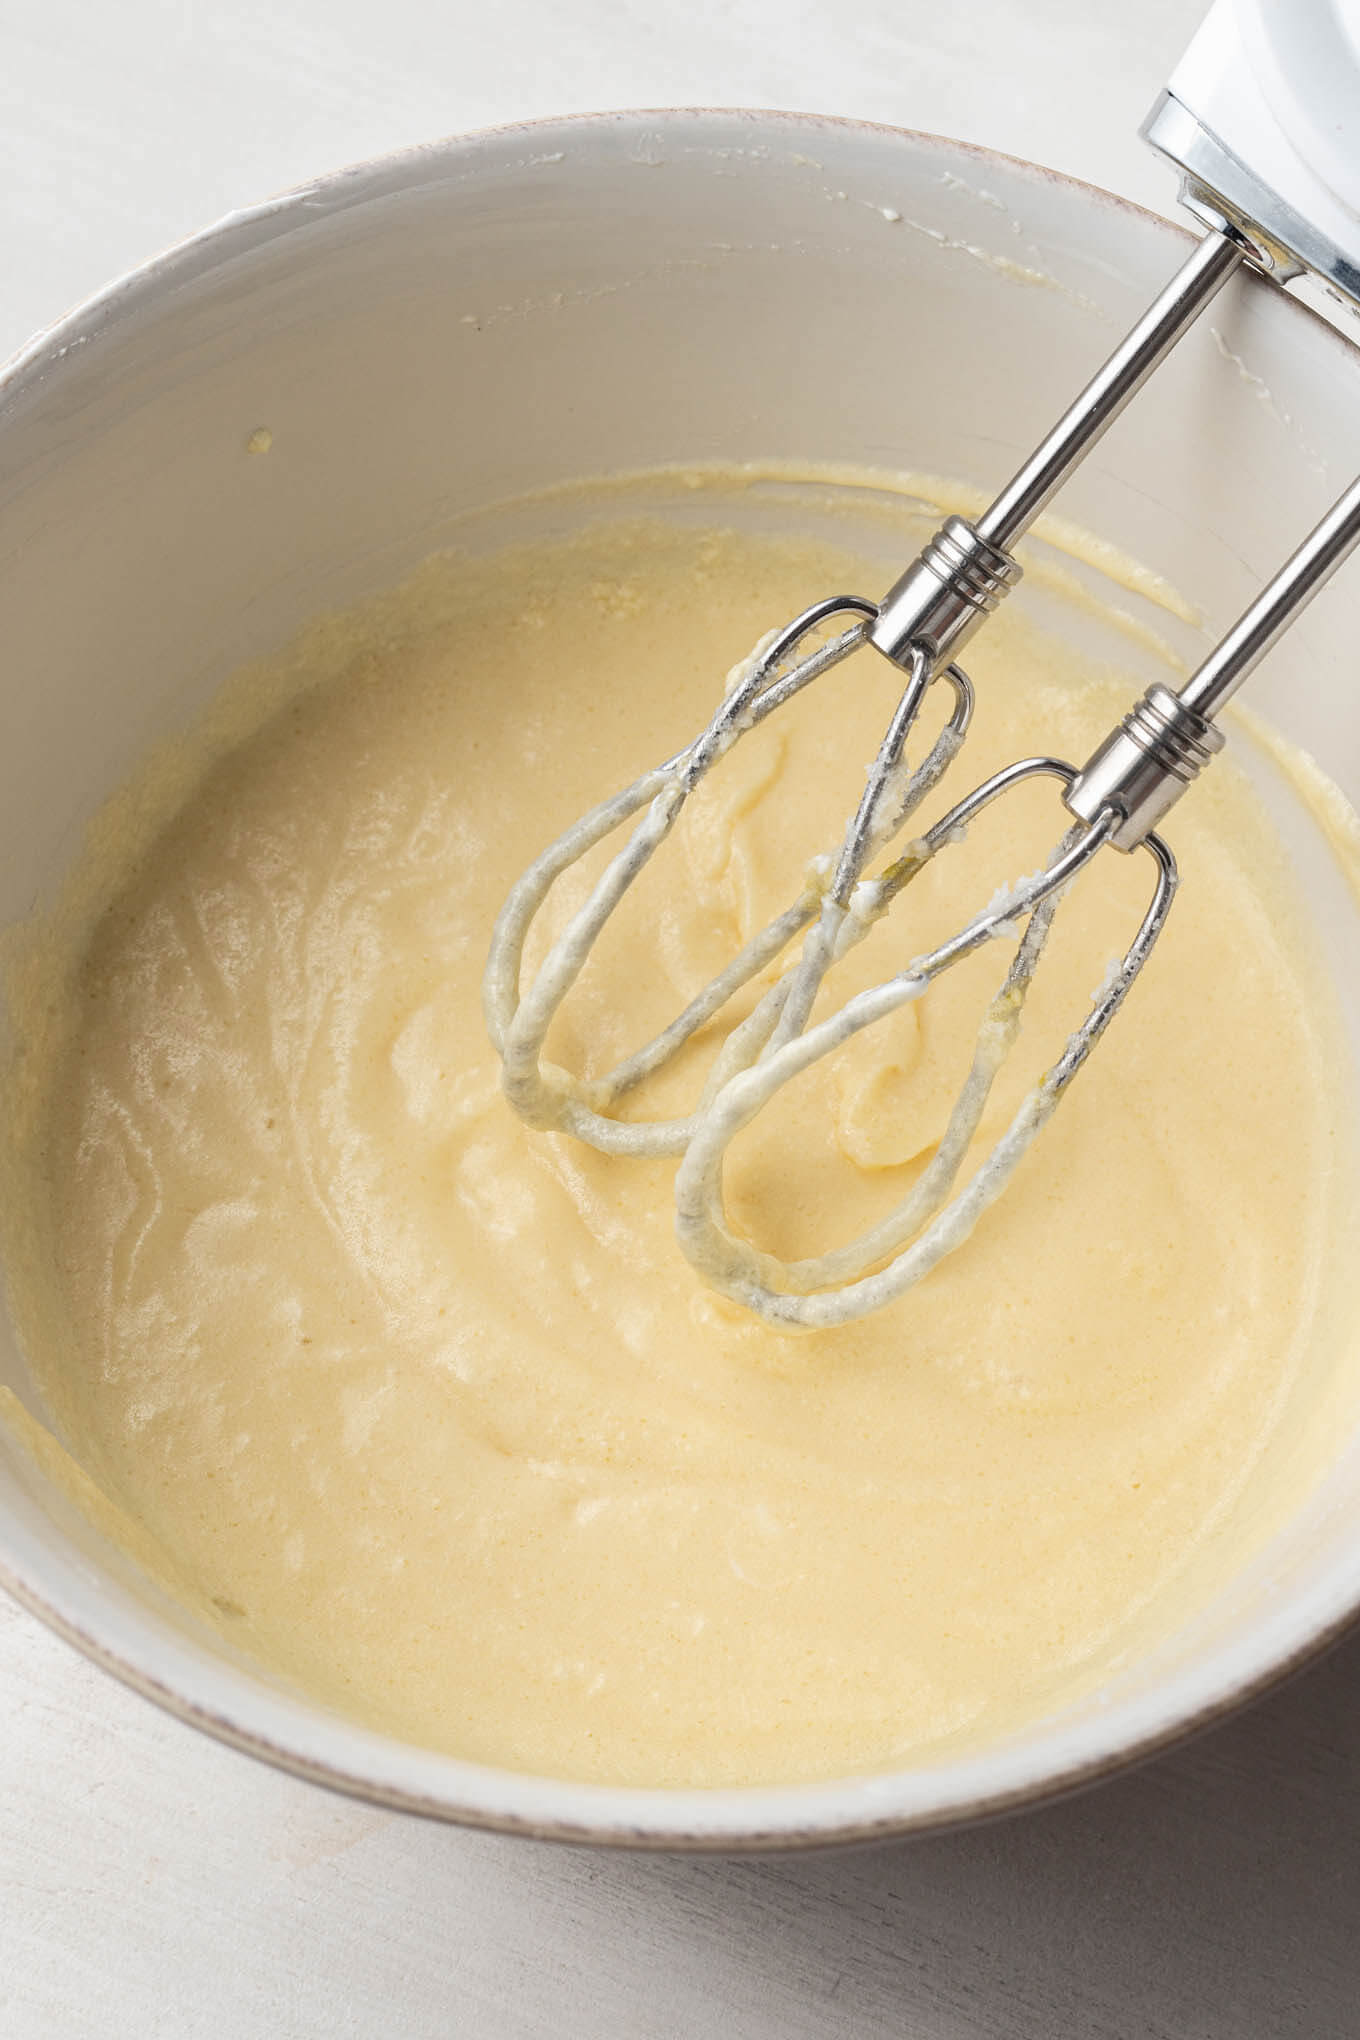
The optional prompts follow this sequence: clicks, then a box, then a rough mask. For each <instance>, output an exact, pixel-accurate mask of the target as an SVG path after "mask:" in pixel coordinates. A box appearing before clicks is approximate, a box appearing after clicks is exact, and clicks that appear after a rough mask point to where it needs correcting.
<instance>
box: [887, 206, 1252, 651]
mask: <svg viewBox="0 0 1360 2040" xmlns="http://www.w3.org/2000/svg"><path fill="white" fill-rule="evenodd" d="M1250 254H1251V250H1250V247H1249V244H1248V243H1247V242H1246V241H1245V240H1244V239H1243V237H1242V236H1241V235H1240V234H1238V233H1237V232H1236V230H1235V229H1234V228H1230V227H1224V228H1221V229H1220V230H1218V231H1216V232H1213V233H1210V234H1207V235H1206V236H1205V237H1204V239H1203V240H1202V241H1200V242H1198V243H1197V244H1196V246H1195V248H1194V251H1193V252H1192V253H1191V254H1190V255H1189V256H1188V257H1187V259H1186V260H1185V262H1183V263H1182V265H1181V267H1180V268H1179V269H1178V270H1177V272H1176V274H1175V275H1174V276H1173V277H1172V279H1171V281H1170V282H1169V283H1168V284H1167V286H1166V288H1165V289H1164V290H1163V291H1162V292H1161V294H1160V296H1159V297H1157V298H1156V299H1155V300H1154V301H1153V303H1152V304H1151V305H1150V306H1149V307H1148V309H1147V311H1146V312H1145V313H1144V314H1143V316H1142V318H1141V319H1140V320H1139V321H1138V323H1137V325H1136V326H1134V328H1133V329H1132V331H1131V332H1130V333H1129V334H1128V336H1127V338H1126V339H1124V340H1123V341H1121V343H1120V345H1119V346H1118V347H1116V348H1115V350H1114V353H1113V354H1112V355H1111V356H1110V358H1109V360H1108V361H1107V362H1106V363H1105V365H1104V367H1103V368H1101V369H1099V370H1098V371H1097V373H1096V374H1095V375H1094V376H1093V377H1092V378H1091V380H1090V382H1089V383H1088V384H1087V385H1086V388H1085V389H1084V390H1083V391H1082V393H1081V395H1080V396H1079V397H1078V398H1077V400H1076V402H1075V403H1073V404H1071V405H1069V407H1068V409H1067V410H1066V411H1065V412H1064V413H1063V415H1062V417H1061V418H1060V419H1059V420H1058V423H1057V424H1056V425H1055V426H1054V427H1053V430H1052V431H1051V432H1050V433H1049V434H1048V437H1047V438H1046V439H1044V440H1043V441H1042V443H1041V444H1040V445H1039V446H1038V447H1037V448H1036V449H1035V451H1034V453H1032V454H1031V456H1030V458H1029V459H1028V460H1027V461H1026V462H1025V464H1024V466H1023V467H1022V468H1021V469H1020V470H1019V472H1018V473H1017V474H1016V475H1015V476H1014V477H1013V478H1012V480H1011V481H1009V482H1008V483H1007V484H1006V486H1005V488H1004V489H1003V490H1002V491H1001V494H1000V495H999V496H998V497H997V498H996V500H995V501H994V502H993V503H992V504H991V506H990V508H988V509H986V510H984V511H983V513H982V515H981V516H980V517H979V518H978V519H977V520H976V521H975V522H974V523H972V524H970V523H969V522H968V520H967V519H966V518H963V517H950V518H947V519H946V520H945V522H944V524H943V525H942V526H941V527H940V529H939V531H938V532H936V534H935V536H934V538H932V539H931V541H930V543H929V544H928V545H927V546H926V547H925V548H924V550H923V551H922V552H921V554H920V555H919V557H918V558H917V559H915V560H914V561H913V562H912V564H911V566H909V567H908V568H907V571H906V572H905V573H904V574H903V575H902V576H901V578H900V579H899V580H898V581H897V582H895V583H894V585H893V586H892V587H891V588H890V589H889V590H888V593H887V594H886V595H885V596H884V598H883V600H882V602H881V603H880V604H879V608H878V615H877V617H876V618H875V620H874V622H873V623H872V624H871V625H870V628H869V642H870V644H871V645H873V646H874V647H875V649H876V650H878V651H880V652H882V653H883V655H884V657H885V658H888V659H891V660H892V662H893V664H894V665H895V666H907V665H909V664H910V662H911V656H912V653H913V652H914V651H917V650H919V649H921V648H923V647H924V648H925V649H926V650H927V651H929V653H930V654H931V657H932V660H933V661H934V662H935V663H936V664H938V663H939V662H940V660H942V659H944V658H945V657H946V656H952V654H953V653H954V652H956V651H958V650H959V649H960V648H961V647H962V646H963V645H964V644H965V643H966V642H967V640H968V639H969V638H970V637H971V636H972V634H973V632H974V631H975V630H976V629H977V627H978V625H979V624H980V623H982V622H983V620H984V619H985V618H986V617H987V616H989V615H990V614H991V612H992V610H993V609H995V608H996V606H997V604H998V603H999V602H1000V600H1001V598H1002V597H1003V596H1004V595H1005V594H1007V593H1008V592H1009V590H1010V589H1011V588H1013V587H1014V586H1015V584H1016V582H1017V581H1018V580H1019V579H1020V568H1019V566H1018V565H1017V563H1016V562H1015V560H1013V559H1012V558H1011V556H1010V550H1009V549H1010V547H1011V546H1012V545H1014V544H1015V542H1016V540H1017V539H1019V538H1022V537H1023V536H1024V534H1025V532H1026V531H1028V529H1029V527H1030V526H1031V524H1033V522H1034V520H1035V518H1036V517H1037V516H1038V515H1039V513H1040V511H1042V510H1043V509H1044V508H1045V506H1046V505H1047V504H1048V503H1049V502H1051V500H1052V498H1053V497H1054V495H1056V493H1057V491H1058V490H1059V489H1060V488H1061V486H1062V484H1063V483H1064V482H1065V481H1066V480H1067V478H1068V476H1069V475H1070V474H1071V473H1072V471H1073V469H1074V468H1076V467H1077V466H1078V465H1079V463H1080V462H1081V461H1082V460H1083V459H1084V457H1085V456H1086V454H1088V453H1089V452H1090V450H1091V448H1092V447H1093V446H1094V445H1095V443H1096V441H1097V440H1098V439H1100V438H1101V437H1102V435H1103V434H1104V433H1105V432H1107V431H1108V430H1109V428H1110V426H1111V425H1113V423H1114V421H1115V419H1116V418H1118V417H1119V415H1120V413H1121V412H1122V411H1123V410H1124V409H1125V408H1126V407H1127V405H1128V404H1129V403H1130V402H1131V401H1132V399H1133V398H1134V397H1135V396H1136V395H1137V394H1138V392H1139V390H1140V389H1142V387H1143V384H1144V383H1145V382H1146V381H1147V379H1148V377H1149V376H1150V375H1151V374H1152V371H1153V370H1154V369H1155V368H1156V367H1157V366H1158V364H1159V363H1160V362H1162V361H1164V360H1165V359H1166V357H1167V355H1168V354H1169V353H1170V352H1171V350H1172V348H1173V347H1174V346H1175V345H1176V342H1177V341H1178V340H1180V339H1181V338H1182V337H1183V335H1184V334H1185V333H1187V332H1188V331H1189V329H1190V327H1191V326H1192V325H1193V324H1194V322H1195V320H1196V319H1197V318H1198V317H1199V315H1200V313H1201V312H1202V311H1203V310H1204V308H1205V306H1206V305H1207V304H1208V303H1209V302H1210V300H1211V299H1213V298H1214V297H1216V296H1217V294H1218V292H1219V291H1220V290H1221V289H1222V288H1223V286H1224V284H1225V283H1226V282H1227V281H1228V278H1229V277H1230V276H1233V275H1235V274H1236V273H1237V271H1238V270H1239V269H1240V268H1241V266H1242V264H1243V263H1244V262H1245V261H1247V260H1248V259H1249V257H1250Z"/></svg>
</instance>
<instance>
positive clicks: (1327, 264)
mask: <svg viewBox="0 0 1360 2040" xmlns="http://www.w3.org/2000/svg"><path fill="white" fill-rule="evenodd" d="M1143 133H1144V135H1145V137H1146V139H1147V140H1148V141H1149V142H1150V143H1151V144H1152V146H1153V147H1154V148H1155V149H1157V150H1158V151H1159V152H1160V153H1161V154H1162V155H1164V156H1167V157H1168V158H1169V159H1170V160H1171V161H1172V162H1174V163H1175V164H1176V165H1177V166H1178V167H1179V169H1180V170H1181V171H1182V173H1183V176H1184V180H1185V192H1184V195H1185V198H1186V201H1187V203H1188V204H1190V205H1191V206H1192V207H1193V208H1194V209H1195V210H1197V211H1199V212H1201V213H1203V214H1205V215H1207V216H1209V217H1211V218H1212V217H1213V216H1215V215H1217V216H1218V217H1221V218H1224V219H1227V220H1228V221H1230V222H1231V223H1232V224H1233V225H1234V226H1237V227H1239V228H1241V229H1242V230H1243V231H1244V232H1246V233H1247V234H1248V235H1249V237H1250V238H1251V239H1252V240H1253V242H1255V243H1256V245H1257V246H1258V247H1259V248H1260V249H1261V251H1262V253H1263V254H1264V256H1265V257H1266V259H1267V261H1268V262H1269V263H1270V265H1271V266H1272V267H1273V268H1274V269H1275V270H1276V271H1277V272H1279V273H1280V274H1281V275H1282V276H1283V277H1288V276H1290V275H1294V274H1297V273H1299V272H1300V271H1302V270H1309V271H1312V272H1313V274H1315V275H1317V276H1319V277H1321V278H1322V279H1323V280H1324V281H1325V282H1326V283H1328V284H1330V285H1332V286H1333V288H1334V289H1336V290H1338V291H1340V292H1341V293H1342V294H1343V295H1344V296H1345V297H1346V298H1347V300H1348V301H1349V303H1350V307H1351V309H1352V310H1356V309H1360V0H1215V5H1214V6H1213V7H1212V8H1211V10H1210V12H1209V14H1208V16H1207V17H1206V19H1205V21H1204V23H1203V25H1202V27H1201V28H1200V30H1199V32H1198V34H1197V35H1196V36H1195V39H1194V41H1193V42H1192V43H1191V44H1190V47H1189V49H1188V50H1187V51H1186V52H1185V55H1184V56H1183V57H1182V59H1181V61H1180V63H1179V64H1178V65H1177V67H1176V70H1175V73H1174V75H1173V76H1172V79H1171V82H1170V84H1169V86H1168V87H1167V89H1166V91H1165V92H1163V93H1162V95H1161V97H1160V98H1159V99H1158V101H1157V104H1156V105H1155V107H1154V108H1153V110H1152V112H1151V114H1150V115H1149V116H1148V119H1147V121H1146V123H1145V124H1144V127H1143Z"/></svg>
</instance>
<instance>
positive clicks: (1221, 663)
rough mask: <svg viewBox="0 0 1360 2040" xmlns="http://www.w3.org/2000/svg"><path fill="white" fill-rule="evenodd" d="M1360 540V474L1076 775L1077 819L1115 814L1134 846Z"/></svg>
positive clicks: (1126, 845) (1211, 750) (1119, 837)
mask: <svg viewBox="0 0 1360 2040" xmlns="http://www.w3.org/2000/svg"><path fill="white" fill-rule="evenodd" d="M1358 544H1360V479H1357V480H1356V481H1354V482H1352V483H1351V486H1350V487H1349V488H1348V489H1347V490H1346V491H1345V493H1344V494H1343V495H1342V496H1340V497H1339V498H1338V500H1337V501H1336V502H1335V503H1334V504H1333V506H1332V508H1331V509H1330V510H1329V511H1328V512H1327V515H1326V516H1325V517H1324V518H1322V520H1321V521H1320V522H1319V523H1318V524H1317V525H1316V526H1315V527H1314V529H1313V530H1312V531H1311V532H1310V533H1309V535H1308V537H1307V538H1306V539H1305V540H1304V541H1303V544H1302V545H1301V546H1299V547H1298V549H1297V551H1296V552H1294V553H1293V554H1292V555H1291V556H1290V558H1289V559H1288V560H1286V561H1285V564H1284V565H1283V566H1282V567H1281V569H1280V571H1279V573H1278V574H1276V575H1275V577H1274V579H1273V580H1271V581H1269V582H1268V583H1267V584H1266V586H1265V587H1264V588H1263V589H1262V590H1261V592H1260V594H1259V595H1258V596H1257V597H1256V600H1255V601H1254V602H1253V603H1251V605H1250V606H1249V607H1248V608H1247V609H1246V610H1245V611H1244V612H1243V614H1242V615H1241V616H1240V617H1239V618H1238V620H1237V622H1236V623H1235V624H1234V625H1233V627H1232V629H1231V630H1230V631H1229V632H1228V633H1227V635H1226V636H1225V637H1223V638H1222V639H1220V641H1219V643H1218V644H1217V645H1216V646H1215V647H1214V649H1213V651H1211V652H1210V654H1209V656H1208V657H1207V658H1206V659H1205V660H1204V661H1203V663H1202V664H1201V665H1200V666H1199V667H1198V669H1197V670H1196V671H1195V672H1194V673H1193V674H1192V675H1191V677H1190V679H1189V680H1187V681H1186V683H1185V685H1184V687H1182V688H1181V689H1180V691H1179V693H1175V694H1173V693H1172V691H1171V689H1170V688H1168V687H1160V686H1157V687H1150V688H1149V689H1148V691H1147V693H1146V694H1145V695H1144V696H1143V699H1142V700H1141V701H1140V702H1139V704H1138V706H1137V707H1136V708H1135V709H1134V710H1133V711H1132V712H1131V713H1130V714H1129V715H1127V716H1125V718H1124V720H1123V722H1122V723H1121V724H1120V725H1119V728H1118V729H1116V730H1112V731H1111V733H1110V735H1109V736H1108V737H1107V738H1106V739H1105V742H1104V743H1103V744H1102V745H1101V746H1100V747H1099V749H1098V750H1097V751H1095V752H1094V753H1093V754H1092V756H1091V757H1090V758H1089V759H1088V760H1087V762H1086V764H1085V765H1084V766H1083V767H1082V769H1081V771H1080V772H1079V773H1078V774H1077V776H1076V778H1075V779H1074V780H1073V782H1072V785H1071V787H1070V789H1069V791H1068V793H1067V795H1066V800H1067V805H1068V807H1069V808H1070V809H1071V810H1072V812H1073V814H1074V815H1077V816H1079V817H1080V818H1081V820H1083V821H1088V822H1089V821H1094V820H1095V818H1096V816H1097V815H1099V814H1101V813H1103V812H1104V811H1105V810H1107V809H1111V808H1112V809H1114V811H1115V812H1116V813H1117V814H1118V815H1119V816H1120V817H1121V820H1120V823H1119V827H1118V828H1117V829H1116V831H1115V833H1114V834H1113V836H1111V838H1110V841H1111V842H1112V843H1113V844H1114V846H1115V848H1116V849H1117V850H1136V849H1137V848H1138V846H1139V844H1140V843H1143V842H1145V841H1146V839H1147V837H1148V835H1149V834H1150V832H1151V831H1152V830H1153V829H1155V828H1156V827H1157V825H1158V823H1159V822H1160V821H1161V820H1162V817H1163V816H1164V815H1165V814H1166V813H1167V812H1168V810H1169V809H1170V808H1172V807H1173V806H1174V805H1175V803H1176V802H1177V801H1178V800H1179V799H1180V797H1181V795H1182V794H1183V793H1184V791H1185V789H1186V787H1187V786H1189V785H1190V784H1191V782H1192V781H1193V780H1194V779H1195V778H1196V777H1197V776H1198V775H1199V773H1200V772H1201V771H1202V770H1203V769H1204V767H1205V766H1206V765H1207V764H1208V762H1209V760H1210V758H1212V757H1213V756H1214V754H1215V753H1216V752H1218V751H1221V750H1222V748H1223V733H1222V731H1221V730H1218V729H1215V727H1214V725H1213V722H1212V717H1213V716H1215V715H1216V714H1217V713H1218V711H1219V709H1221V708H1222V707H1223V706H1224V705H1225V704H1226V703H1227V702H1228V701H1230V700H1231V699H1232V696H1233V695H1234V694H1236V692H1237V690H1238V688H1239V687H1240V686H1241V685H1242V682H1243V681H1244V680H1245V679H1246V678H1247V676H1248V674H1249V673H1252V672H1254V671H1255V669H1256V667H1257V666H1258V665H1259V664H1260V663H1261V660H1262V659H1263V658H1264V657H1265V655H1266V653H1267V652H1268V651H1269V650H1270V648H1271V646H1272V645H1273V644H1275V642H1276V640H1277V639H1278V638H1279V637H1280V636H1281V635H1282V634H1283V633H1284V632H1285V631H1286V630H1287V629H1288V628H1289V626H1290V624H1291V623H1293V621H1294V619H1295V617H1297V615H1298V614H1299V611H1300V610H1301V609H1303V608H1304V607H1305V606H1306V605H1307V604H1308V603H1309V602H1311V601H1312V599H1313V597H1314V596H1315V595H1316V594H1317V592H1318V590H1319V589H1320V588H1322V587H1324V586H1325V585H1326V583H1327V582H1328V581H1330V579H1331V578H1332V575H1333V574H1334V573H1335V572H1336V570H1337V568H1338V567H1339V566H1340V565H1341V564H1342V562H1343V560H1345V559H1347V558H1348V557H1349V555H1350V554H1351V553H1352V552H1354V550H1355V548H1356V546H1357V545H1358Z"/></svg>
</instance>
